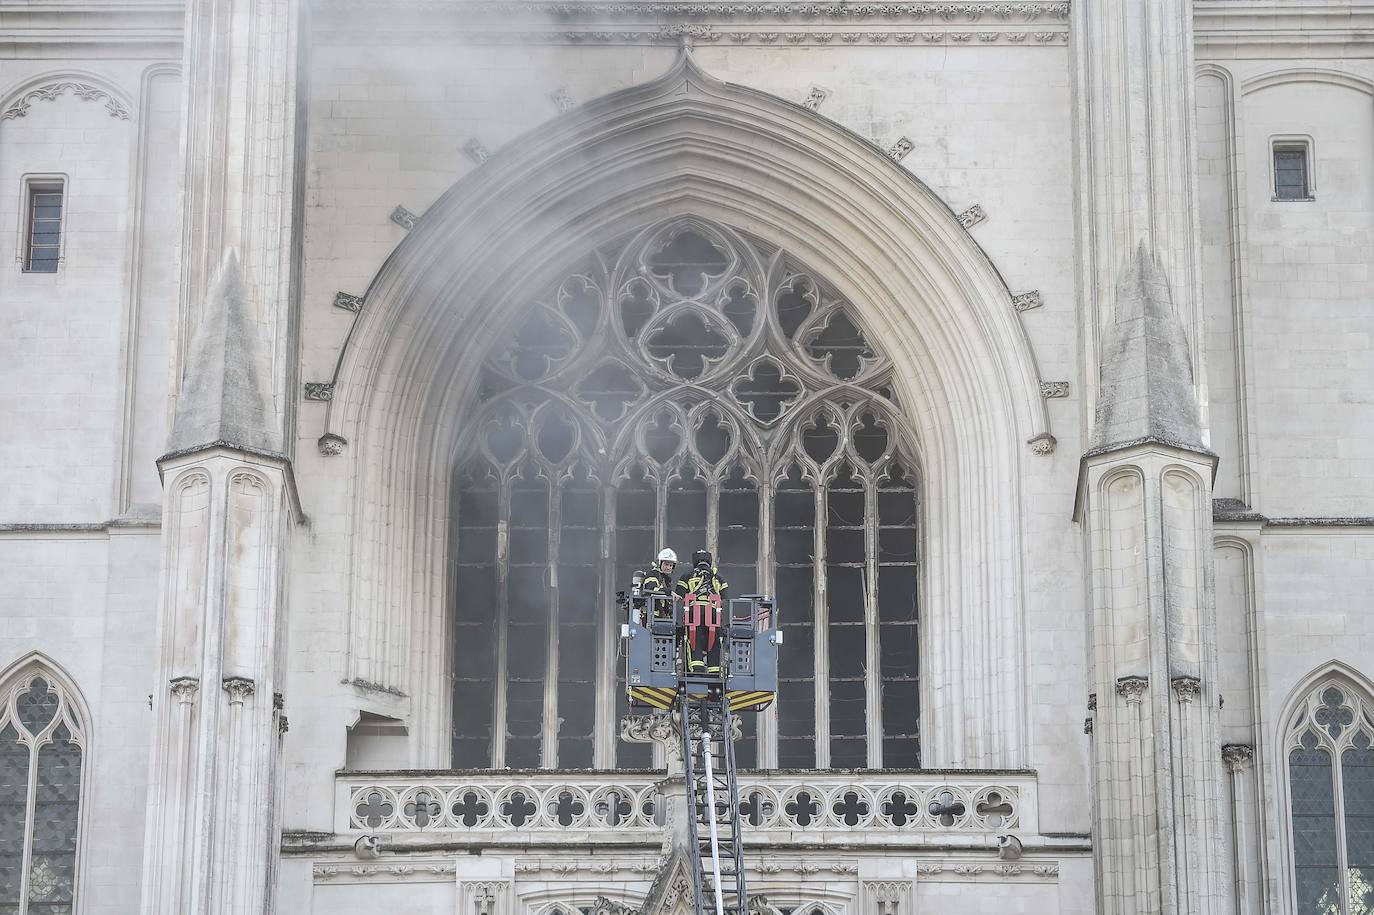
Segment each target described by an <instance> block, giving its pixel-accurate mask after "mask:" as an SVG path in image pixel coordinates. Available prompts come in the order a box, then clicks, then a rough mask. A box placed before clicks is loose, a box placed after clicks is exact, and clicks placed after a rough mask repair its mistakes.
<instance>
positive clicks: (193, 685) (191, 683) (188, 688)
mask: <svg viewBox="0 0 1374 915" xmlns="http://www.w3.org/2000/svg"><path fill="white" fill-rule="evenodd" d="M169 686H170V687H171V690H172V695H173V696H176V700H177V702H179V703H181V704H182V705H190V704H191V703H192V702H195V701H196V693H197V692H199V691H200V679H199V678H197V677H176V678H174V679H172V681H171V682H170V683H169Z"/></svg>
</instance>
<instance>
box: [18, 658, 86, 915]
mask: <svg viewBox="0 0 1374 915" xmlns="http://www.w3.org/2000/svg"><path fill="white" fill-rule="evenodd" d="M84 733H85V731H84V727H83V722H82V720H81V717H80V714H79V713H78V711H77V708H76V702H75V699H74V697H73V696H72V694H71V692H70V691H69V690H68V689H67V688H66V687H64V686H63V685H61V682H60V679H59V678H58V677H56V676H55V675H54V674H53V673H52V672H51V671H49V670H47V669H45V668H44V667H42V666H39V665H30V666H27V667H25V668H23V669H22V670H21V672H20V673H19V674H18V675H17V676H12V677H9V678H7V679H6V681H5V682H4V683H0V913H4V915H71V913H72V912H74V911H75V900H76V892H77V886H76V882H77V842H78V838H79V833H80V814H81V809H80V806H81V777H82V768H83V763H84V762H85V758H84V756H85V737H84Z"/></svg>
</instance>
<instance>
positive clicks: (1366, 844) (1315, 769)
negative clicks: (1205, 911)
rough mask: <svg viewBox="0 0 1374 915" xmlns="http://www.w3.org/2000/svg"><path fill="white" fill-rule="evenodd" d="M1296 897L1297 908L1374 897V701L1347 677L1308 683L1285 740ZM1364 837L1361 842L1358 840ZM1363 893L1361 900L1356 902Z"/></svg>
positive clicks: (1323, 912) (1347, 904)
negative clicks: (1358, 894)
mask: <svg viewBox="0 0 1374 915" xmlns="http://www.w3.org/2000/svg"><path fill="white" fill-rule="evenodd" d="M1283 765H1284V773H1285V775H1286V781H1287V804H1286V811H1287V828H1288V841H1289V850H1290V858H1289V862H1288V866H1289V868H1290V870H1289V876H1290V877H1291V883H1290V887H1291V896H1290V902H1291V904H1292V906H1293V911H1294V912H1295V913H1296V915H1355V913H1362V912H1368V911H1370V909H1369V908H1368V905H1369V904H1370V903H1374V704H1371V700H1370V697H1369V696H1368V695H1366V694H1365V692H1364V691H1363V690H1361V689H1358V688H1357V687H1356V686H1355V685H1354V684H1353V683H1351V682H1349V681H1348V680H1347V679H1346V678H1344V677H1336V676H1333V677H1328V678H1325V679H1323V680H1322V681H1321V682H1320V683H1318V684H1317V685H1316V686H1315V687H1313V688H1312V689H1310V690H1308V691H1307V692H1306V694H1305V697H1304V698H1303V700H1302V702H1301V705H1300V707H1299V708H1298V710H1297V711H1296V712H1295V713H1294V714H1293V716H1292V717H1291V719H1290V724H1289V727H1288V730H1287V732H1286V734H1285V735H1284V743H1283ZM1358 843H1362V846H1361V847H1352V846H1354V845H1356V844H1358ZM1354 892H1359V893H1360V895H1361V896H1362V900H1361V902H1362V905H1361V906H1360V907H1359V908H1356V907H1354V906H1352V905H1351V895H1352V893H1354Z"/></svg>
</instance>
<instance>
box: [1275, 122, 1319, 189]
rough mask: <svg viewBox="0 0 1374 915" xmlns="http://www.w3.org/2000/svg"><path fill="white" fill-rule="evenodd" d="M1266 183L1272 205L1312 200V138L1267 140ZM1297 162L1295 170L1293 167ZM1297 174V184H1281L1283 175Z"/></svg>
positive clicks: (1294, 137) (1295, 137)
mask: <svg viewBox="0 0 1374 915" xmlns="http://www.w3.org/2000/svg"><path fill="white" fill-rule="evenodd" d="M1269 147H1270V151H1269V164H1270V173H1269V180H1270V185H1271V188H1272V190H1273V200H1274V201H1275V202H1276V203H1302V202H1310V201H1313V200H1315V199H1316V191H1315V184H1316V181H1315V177H1314V175H1313V171H1314V161H1313V155H1312V139H1311V137H1303V136H1284V137H1272V138H1271V139H1270V141H1269ZM1293 163H1297V167H1296V168H1294V167H1293ZM1294 172H1296V173H1297V174H1298V175H1300V178H1301V181H1300V183H1299V184H1294V183H1292V182H1291V181H1288V182H1285V181H1284V178H1285V177H1286V176H1287V175H1290V174H1292V173H1294Z"/></svg>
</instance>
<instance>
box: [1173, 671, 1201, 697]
mask: <svg viewBox="0 0 1374 915" xmlns="http://www.w3.org/2000/svg"><path fill="white" fill-rule="evenodd" d="M1169 685H1170V686H1172V687H1173V688H1174V695H1176V696H1178V701H1179V702H1192V701H1193V700H1194V699H1196V698H1197V697H1198V696H1200V695H1202V681H1201V680H1199V679H1198V678H1197V677H1174V678H1173V679H1172V680H1170V681H1169Z"/></svg>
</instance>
